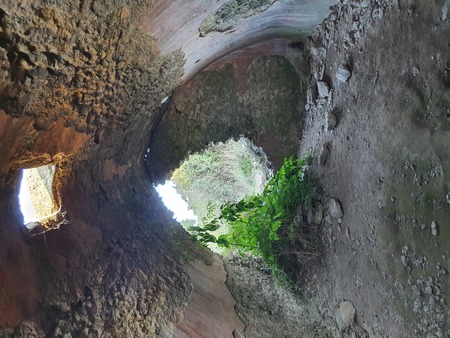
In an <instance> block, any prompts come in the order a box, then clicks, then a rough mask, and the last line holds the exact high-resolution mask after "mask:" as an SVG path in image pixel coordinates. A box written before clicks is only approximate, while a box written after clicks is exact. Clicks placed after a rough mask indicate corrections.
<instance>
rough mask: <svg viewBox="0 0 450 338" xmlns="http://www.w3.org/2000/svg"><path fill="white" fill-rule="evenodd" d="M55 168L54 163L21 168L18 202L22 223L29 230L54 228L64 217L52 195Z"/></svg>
mask: <svg viewBox="0 0 450 338" xmlns="http://www.w3.org/2000/svg"><path fill="white" fill-rule="evenodd" d="M55 170H56V167H55V165H45V166H41V167H37V168H32V169H23V170H22V178H21V182H20V191H19V203H20V210H21V212H22V215H23V220H24V225H25V226H26V227H27V228H28V230H30V231H31V230H35V231H36V228H42V229H41V230H43V231H45V230H48V229H50V228H54V227H56V226H59V225H60V224H61V220H62V219H63V218H64V217H63V216H64V215H62V213H61V212H60V208H59V206H58V205H57V203H56V202H55V199H54V196H53V190H52V187H53V176H54V174H55ZM38 232H40V230H39V229H38Z"/></svg>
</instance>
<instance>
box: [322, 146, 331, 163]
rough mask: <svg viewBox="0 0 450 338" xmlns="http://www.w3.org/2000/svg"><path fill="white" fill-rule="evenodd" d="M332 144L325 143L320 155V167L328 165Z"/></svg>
mask: <svg viewBox="0 0 450 338" xmlns="http://www.w3.org/2000/svg"><path fill="white" fill-rule="evenodd" d="M330 148H331V142H325V143H324V144H323V145H322V150H321V152H320V155H319V165H320V166H322V167H323V166H324V165H325V163H327V158H328V154H329V153H330Z"/></svg>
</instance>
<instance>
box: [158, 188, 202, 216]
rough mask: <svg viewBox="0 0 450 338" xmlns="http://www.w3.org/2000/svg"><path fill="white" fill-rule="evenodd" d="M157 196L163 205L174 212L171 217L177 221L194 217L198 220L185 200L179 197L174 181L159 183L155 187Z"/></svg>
mask: <svg viewBox="0 0 450 338" xmlns="http://www.w3.org/2000/svg"><path fill="white" fill-rule="evenodd" d="M155 189H156V191H157V192H158V194H159V196H160V197H161V199H162V201H163V203H164V205H165V206H166V207H167V209H169V210H170V211H172V212H173V213H174V216H173V218H174V219H176V220H177V221H178V222H181V221H184V220H187V219H194V220H196V221H198V218H197V216H196V215H195V214H194V211H192V209H189V206H188V204H187V203H186V201H185V200H184V199H183V198H182V197H181V195H180V194H179V193H178V192H177V190H176V189H175V183H174V182H172V181H170V180H167V181H166V183H164V184H160V185H158V186H156V187H155Z"/></svg>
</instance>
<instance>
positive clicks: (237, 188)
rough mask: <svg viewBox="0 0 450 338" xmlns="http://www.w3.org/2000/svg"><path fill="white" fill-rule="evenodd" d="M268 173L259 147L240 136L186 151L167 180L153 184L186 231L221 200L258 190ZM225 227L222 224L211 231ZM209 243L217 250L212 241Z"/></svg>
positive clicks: (199, 223)
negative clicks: (163, 182)
mask: <svg viewBox="0 0 450 338" xmlns="http://www.w3.org/2000/svg"><path fill="white" fill-rule="evenodd" d="M271 176H272V170H270V169H269V163H268V161H267V157H266V156H265V154H264V153H263V151H262V150H261V149H260V148H258V147H256V146H255V145H253V143H252V142H251V141H250V140H248V139H246V138H244V137H241V138H240V139H239V140H238V141H234V140H233V139H230V140H228V141H227V142H225V143H222V142H219V143H216V144H210V145H209V146H208V147H207V148H206V149H205V150H204V151H202V152H199V153H195V154H192V155H190V156H189V157H188V158H187V159H186V160H185V161H184V162H183V163H182V165H181V166H180V167H179V168H178V169H177V170H175V171H174V173H173V174H172V176H171V178H170V180H167V181H166V182H165V184H162V185H158V186H157V187H155V188H156V190H157V192H158V194H159V195H160V197H161V199H162V201H163V203H164V204H165V205H166V207H167V208H168V209H169V210H170V211H172V212H173V213H174V219H176V220H177V221H178V222H180V223H181V225H182V226H183V228H184V229H185V230H187V231H188V232H189V228H190V227H192V226H200V227H201V226H202V225H203V223H204V222H206V221H207V220H209V219H211V218H213V217H216V216H218V215H219V212H220V206H221V205H222V204H224V203H228V202H232V203H235V202H238V201H239V200H241V199H242V198H244V197H246V196H249V195H254V194H259V193H261V192H262V190H263V189H264V186H265V185H266V183H267V181H268V179H269V178H270V177H271ZM227 230H228V229H227V228H226V225H223V226H222V227H220V228H219V229H218V230H217V231H215V232H214V234H215V235H220V234H223V233H225V232H226V231H227ZM209 246H210V248H211V249H213V250H214V251H217V250H215V249H217V246H216V245H214V244H211V245H209ZM219 251H220V250H219Z"/></svg>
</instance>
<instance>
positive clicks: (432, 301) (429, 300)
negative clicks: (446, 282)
mask: <svg viewBox="0 0 450 338" xmlns="http://www.w3.org/2000/svg"><path fill="white" fill-rule="evenodd" d="M428 304H429V305H430V306H434V304H436V299H434V297H433V296H431V297H430V299H428Z"/></svg>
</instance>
